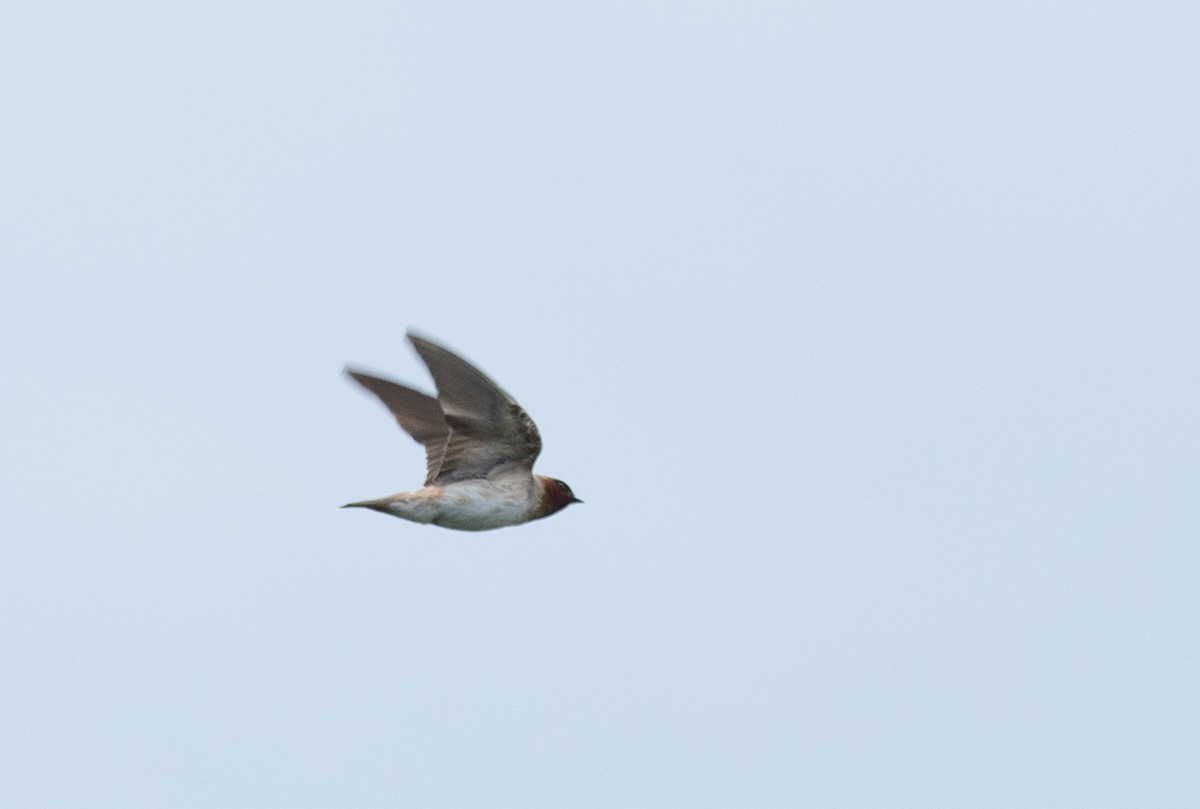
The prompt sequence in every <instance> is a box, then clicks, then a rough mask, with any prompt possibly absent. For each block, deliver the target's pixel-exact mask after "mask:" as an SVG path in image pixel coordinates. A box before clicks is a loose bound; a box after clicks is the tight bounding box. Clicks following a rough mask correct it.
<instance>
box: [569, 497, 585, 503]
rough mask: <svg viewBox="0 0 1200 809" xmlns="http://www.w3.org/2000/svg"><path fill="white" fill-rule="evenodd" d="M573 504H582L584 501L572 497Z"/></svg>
mask: <svg viewBox="0 0 1200 809" xmlns="http://www.w3.org/2000/svg"><path fill="white" fill-rule="evenodd" d="M571 502H572V503H582V502H583V501H582V500H580V499H579V498H578V497H572V498H571Z"/></svg>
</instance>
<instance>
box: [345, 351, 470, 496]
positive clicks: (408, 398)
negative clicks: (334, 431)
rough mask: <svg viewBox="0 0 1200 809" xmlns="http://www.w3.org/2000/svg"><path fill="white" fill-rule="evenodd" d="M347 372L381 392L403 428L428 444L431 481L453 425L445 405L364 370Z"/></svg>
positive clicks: (381, 395) (379, 395)
mask: <svg viewBox="0 0 1200 809" xmlns="http://www.w3.org/2000/svg"><path fill="white" fill-rule="evenodd" d="M346 373H347V374H349V375H350V377H351V378H353V379H354V381H355V382H357V383H358V384H360V385H362V386H363V387H364V388H366V389H367V390H369V391H371V393H374V394H375V395H376V396H378V397H379V400H380V401H381V402H383V403H384V404H385V405H387V409H388V410H390V411H391V412H392V415H393V416H395V417H396V421H397V422H399V424H400V427H401V428H402V429H403V430H404V432H406V433H408V434H409V435H411V436H412V437H413V438H414V439H415V440H416V441H417V442H418V443H420V444H423V445H424V446H425V474H426V477H425V484H426V485H428V484H429V483H431V482H432V481H433V477H434V475H435V474H437V470H438V468H439V467H440V466H441V465H442V456H443V455H444V454H445V452H446V444H447V441H448V440H449V438H450V425H448V424H447V423H446V419H445V418H444V417H443V416H442V408H441V406H440V405H439V404H438V401H437V399H434V398H433V397H432V396H426V395H425V394H424V393H421V392H420V391H417V390H413V389H412V388H406V387H404V386H403V385H398V384H396V383H395V382H389V381H388V380H386V379H380V378H379V377H376V376H371V375H370V374H364V373H363V372H361V371H353V370H351V369H349V368H347V369H346Z"/></svg>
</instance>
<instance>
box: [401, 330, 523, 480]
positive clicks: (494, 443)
mask: <svg viewBox="0 0 1200 809" xmlns="http://www.w3.org/2000/svg"><path fill="white" fill-rule="evenodd" d="M408 339H409V341H410V342H411V343H412V344H413V347H414V348H416V349H417V353H418V354H420V355H421V359H422V360H423V361H424V362H425V365H426V366H428V367H429V373H430V374H432V375H433V381H434V382H435V383H436V384H437V391H438V398H437V401H438V404H439V405H441V409H442V415H443V417H444V418H445V420H446V424H448V425H449V427H450V439H449V441H448V442H447V443H446V451H445V453H444V454H443V455H442V459H441V465H440V466H439V467H438V468H437V469H436V470H434V469H431V470H430V479H431V482H433V483H437V484H446V483H453V482H454V481H457V480H470V479H473V478H483V477H487V476H488V474H489V473H490V472H492V471H494V470H495V469H496V468H497V467H501V466H511V467H515V468H518V469H524V470H525V471H529V470H532V469H533V462H534V461H535V460H536V459H537V456H538V453H540V452H541V451H542V439H541V437H540V436H539V435H538V429H537V426H536V425H535V424H534V423H533V420H532V419H531V418H529V415H528V414H527V413H526V412H525V411H524V410H522V409H521V406H520V405H519V404H517V403H516V401H515V400H514V399H513V398H512V397H511V396H509V395H508V394H507V393H505V392H504V391H503V390H501V388H500V386H499V385H497V384H496V383H495V382H493V381H492V380H490V379H488V378H487V377H486V376H484V374H483V372H482V371H480V370H479V369H478V368H476V367H475V366H473V365H471V364H470V363H469V362H467V361H466V360H464V359H463V358H462V357H459V356H458V355H456V354H454V353H452V352H451V351H448V350H447V349H445V348H442V347H441V346H439V345H437V344H436V343H431V342H429V341H428V340H426V339H424V338H423V337H418V336H417V335H415V334H412V333H411V332H410V333H409V335H408Z"/></svg>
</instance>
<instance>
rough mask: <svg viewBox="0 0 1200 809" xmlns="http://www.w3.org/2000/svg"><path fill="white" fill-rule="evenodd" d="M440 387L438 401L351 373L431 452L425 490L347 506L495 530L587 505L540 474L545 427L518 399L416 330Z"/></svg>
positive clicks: (416, 342) (462, 527)
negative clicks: (541, 431) (539, 425)
mask: <svg viewBox="0 0 1200 809" xmlns="http://www.w3.org/2000/svg"><path fill="white" fill-rule="evenodd" d="M408 341H409V342H410V343H412V344H413V347H414V348H415V349H416V350H417V354H418V355H420V357H421V359H422V361H424V363H425V365H426V367H428V368H429V373H430V374H431V375H432V376H433V381H434V384H435V385H436V386H437V398H436V399H435V398H433V397H432V396H426V395H425V394H424V393H421V392H420V391H416V390H413V389H412V388H406V387H404V386H403V385H398V384H396V383H395V382H389V381H388V380H386V379H379V378H378V377H374V376H371V375H369V374H364V373H362V372H361V371H356V370H353V369H350V368H347V369H346V373H347V374H349V375H350V376H351V377H352V378H353V379H354V381H356V382H358V383H359V384H360V385H362V386H363V387H364V388H366V389H367V390H369V391H371V393H373V394H375V395H376V396H378V397H379V399H380V401H382V402H383V403H384V404H385V405H387V409H388V410H390V411H391V412H392V415H393V416H395V417H396V421H398V422H399V423H400V427H401V428H402V429H403V430H404V432H406V433H408V434H409V435H410V436H412V437H413V438H414V439H415V440H416V441H417V443H419V444H423V445H424V446H425V462H426V468H427V473H426V475H425V485H424V486H422V487H421V488H420V489H417V490H416V491H411V492H400V493H399V494H392V495H388V496H387V497H380V498H379V499H377V500H363V501H360V502H358V503H347V504H346V505H344V506H342V508H352V507H355V508H369V509H374V510H375V511H379V512H382V513H384V514H391V515H392V516H394V517H400V518H401V519H405V520H411V521H412V522H419V523H431V524H433V525H440V526H441V527H443V528H457V529H459V530H462V531H487V530H489V529H491V528H502V527H504V526H506V525H518V524H520V523H523V522H529V521H530V520H536V519H540V518H542V517H547V516H549V515H551V514H553V513H554V512H556V511H561V510H562V509H564V508H566V507H567V506H569V505H571V504H572V503H582V502H583V501H582V500H580V499H579V498H578V497H576V496H575V495H574V493H572V492H571V487H570V486H568V485H567V484H565V483H563V482H562V481H561V480H555V479H554V478H548V477H544V476H542V475H535V474H533V462H534V461H535V460H537V456H538V453H540V452H541V451H542V439H541V436H540V435H538V429H537V426H536V425H535V424H534V423H533V420H532V419H531V418H529V416H528V415H527V414H526V413H525V411H524V410H523V409H521V406H520V405H519V404H517V402H516V400H514V399H513V398H512V397H511V396H509V395H508V394H507V393H505V392H504V391H503V390H502V389H501V388H500V386H499V385H497V384H496V383H495V382H493V381H492V380H490V379H488V378H487V376H485V375H484V374H483V372H482V371H480V370H479V369H478V368H476V367H475V366H473V365H471V364H470V363H469V362H467V361H466V360H464V359H463V358H462V357H459V356H458V355H457V354H454V353H452V352H451V351H449V350H448V349H445V348H443V347H441V346H439V345H437V344H436V343H431V342H430V341H428V340H426V339H424V338H422V337H418V336H417V335H415V334H413V333H411V332H409V334H408Z"/></svg>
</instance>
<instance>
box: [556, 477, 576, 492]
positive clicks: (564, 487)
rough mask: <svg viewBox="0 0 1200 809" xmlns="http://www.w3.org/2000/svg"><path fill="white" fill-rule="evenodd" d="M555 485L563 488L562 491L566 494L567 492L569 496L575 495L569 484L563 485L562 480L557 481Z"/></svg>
mask: <svg viewBox="0 0 1200 809" xmlns="http://www.w3.org/2000/svg"><path fill="white" fill-rule="evenodd" d="M555 483H557V484H558V485H559V486H562V490H563V491H564V492H566V493H567V494H573V492H572V491H571V487H570V486H568V485H567V484H565V483H563V482H562V481H561V480H557V481H555Z"/></svg>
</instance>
